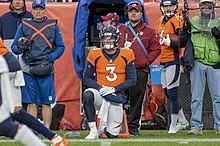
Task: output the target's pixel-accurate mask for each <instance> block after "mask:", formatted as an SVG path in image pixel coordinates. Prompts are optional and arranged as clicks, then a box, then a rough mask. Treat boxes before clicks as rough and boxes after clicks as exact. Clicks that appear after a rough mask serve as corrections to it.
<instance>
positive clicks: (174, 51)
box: [157, 0, 189, 133]
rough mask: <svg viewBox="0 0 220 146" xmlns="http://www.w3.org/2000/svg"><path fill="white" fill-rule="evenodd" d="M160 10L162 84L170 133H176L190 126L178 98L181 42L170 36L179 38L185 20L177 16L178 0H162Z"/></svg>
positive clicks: (159, 34) (159, 32)
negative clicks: (169, 119) (166, 101)
mask: <svg viewBox="0 0 220 146" xmlns="http://www.w3.org/2000/svg"><path fill="white" fill-rule="evenodd" d="M160 10H161V12H162V16H161V17H160V18H159V21H158V25H157V32H158V36H159V37H160V45H161V50H162V51H161V55H160V62H161V64H162V65H163V66H164V69H163V72H162V76H161V84H162V87H163V89H164V92H165V94H166V96H167V98H168V99H169V100H170V104H171V105H170V107H171V109H170V113H171V124H170V128H169V131H168V133H176V132H177V131H179V130H181V129H185V128H186V127H187V126H188V125H189V123H188V121H187V120H186V118H185V116H184V114H183V109H182V108H181V103H180V99H179V96H178V89H179V82H180V74H181V67H180V57H181V56H180V53H181V52H180V46H179V41H178V39H177V40H176V41H171V40H170V35H176V36H179V32H180V29H181V27H182V25H183V18H182V17H180V16H178V15H177V14H176V13H177V10H178V2H177V1H176V0H161V2H160Z"/></svg>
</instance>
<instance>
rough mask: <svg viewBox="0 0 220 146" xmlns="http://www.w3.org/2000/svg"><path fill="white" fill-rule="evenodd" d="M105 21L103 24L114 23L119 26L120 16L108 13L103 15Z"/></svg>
mask: <svg viewBox="0 0 220 146" xmlns="http://www.w3.org/2000/svg"><path fill="white" fill-rule="evenodd" d="M101 18H102V20H103V22H102V24H103V26H104V27H106V26H109V25H113V26H115V27H117V26H118V24H119V21H120V18H119V16H118V15H117V14H116V13H108V14H107V15H106V16H101Z"/></svg>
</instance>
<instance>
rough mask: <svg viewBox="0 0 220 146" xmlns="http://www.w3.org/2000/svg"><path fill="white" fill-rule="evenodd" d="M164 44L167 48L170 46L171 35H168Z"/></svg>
mask: <svg viewBox="0 0 220 146" xmlns="http://www.w3.org/2000/svg"><path fill="white" fill-rule="evenodd" d="M163 43H164V44H165V45H166V46H170V43H171V40H170V35H169V34H167V37H166V38H163Z"/></svg>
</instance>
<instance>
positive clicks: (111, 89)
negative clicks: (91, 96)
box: [99, 86, 115, 96]
mask: <svg viewBox="0 0 220 146" xmlns="http://www.w3.org/2000/svg"><path fill="white" fill-rule="evenodd" d="M99 93H100V95H101V96H106V95H108V94H113V93H115V88H114V87H108V86H102V88H101V89H100V90H99Z"/></svg>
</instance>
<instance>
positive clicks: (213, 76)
mask: <svg viewBox="0 0 220 146" xmlns="http://www.w3.org/2000/svg"><path fill="white" fill-rule="evenodd" d="M190 79H191V92H192V103H191V110H192V117H191V128H196V129H198V130H202V128H203V123H202V121H201V119H202V102H203V96H204V91H205V85H206V81H207V83H208V87H209V91H210V95H211V98H212V104H213V114H214V120H215V123H214V129H215V130H217V129H220V69H214V68H213V67H211V66H208V65H204V64H202V63H200V62H198V61H195V66H194V67H193V69H192V70H191V71H190Z"/></svg>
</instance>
